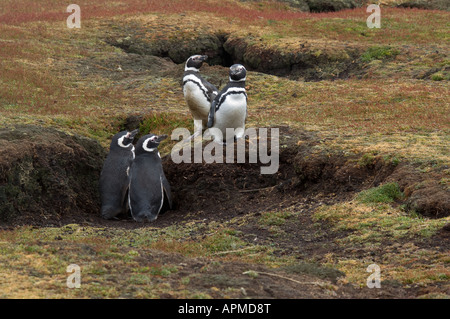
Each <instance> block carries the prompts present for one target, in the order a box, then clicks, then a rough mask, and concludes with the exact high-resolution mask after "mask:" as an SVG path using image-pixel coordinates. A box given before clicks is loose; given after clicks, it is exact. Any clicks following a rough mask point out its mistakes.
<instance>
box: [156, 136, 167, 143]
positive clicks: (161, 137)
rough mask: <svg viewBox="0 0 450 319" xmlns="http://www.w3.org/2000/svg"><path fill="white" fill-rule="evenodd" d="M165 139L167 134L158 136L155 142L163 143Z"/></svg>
mask: <svg viewBox="0 0 450 319" xmlns="http://www.w3.org/2000/svg"><path fill="white" fill-rule="evenodd" d="M166 138H167V134H163V135H158V137H157V138H156V142H158V143H160V142H162V141H164V140H165V139H166Z"/></svg>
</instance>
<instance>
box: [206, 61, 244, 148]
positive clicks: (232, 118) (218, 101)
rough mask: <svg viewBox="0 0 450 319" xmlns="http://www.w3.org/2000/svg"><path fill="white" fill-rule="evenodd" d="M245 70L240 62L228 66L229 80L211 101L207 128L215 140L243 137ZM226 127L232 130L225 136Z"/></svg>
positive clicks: (220, 141) (222, 140)
mask: <svg viewBox="0 0 450 319" xmlns="http://www.w3.org/2000/svg"><path fill="white" fill-rule="evenodd" d="M246 78H247V70H246V69H245V67H244V66H243V65H241V64H233V65H232V66H231V67H230V72H229V82H228V84H227V85H226V86H225V87H224V88H223V89H222V90H221V91H220V92H219V94H217V96H216V97H215V98H214V100H213V102H212V103H211V107H210V112H209V115H208V128H210V133H211V135H212V136H213V137H214V140H215V141H216V142H219V143H222V142H225V143H226V142H230V141H233V138H234V139H238V138H241V137H243V135H244V131H245V120H246V119H247V93H246V91H245V80H246ZM227 128H231V129H233V130H234V133H233V136H227V134H226V133H227V132H226V131H227Z"/></svg>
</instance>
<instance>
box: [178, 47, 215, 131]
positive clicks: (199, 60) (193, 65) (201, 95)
mask: <svg viewBox="0 0 450 319" xmlns="http://www.w3.org/2000/svg"><path fill="white" fill-rule="evenodd" d="M207 58H208V56H207V55H193V56H191V57H189V59H187V61H186V64H185V67H184V75H183V94H184V99H185V100H186V103H187V105H188V107H189V110H190V111H191V114H192V117H193V118H194V120H200V121H202V125H201V126H199V125H195V132H196V133H198V132H200V133H201V132H202V130H204V129H206V124H207V121H208V113H209V109H210V107H211V102H212V101H213V100H214V97H215V96H216V95H217V93H218V92H219V90H218V89H217V88H216V87H215V86H214V85H213V84H211V83H209V82H208V81H206V80H205V79H203V78H202V76H201V75H200V67H201V66H202V64H203V62H204V61H205V60H206V59H207ZM194 123H195V122H194Z"/></svg>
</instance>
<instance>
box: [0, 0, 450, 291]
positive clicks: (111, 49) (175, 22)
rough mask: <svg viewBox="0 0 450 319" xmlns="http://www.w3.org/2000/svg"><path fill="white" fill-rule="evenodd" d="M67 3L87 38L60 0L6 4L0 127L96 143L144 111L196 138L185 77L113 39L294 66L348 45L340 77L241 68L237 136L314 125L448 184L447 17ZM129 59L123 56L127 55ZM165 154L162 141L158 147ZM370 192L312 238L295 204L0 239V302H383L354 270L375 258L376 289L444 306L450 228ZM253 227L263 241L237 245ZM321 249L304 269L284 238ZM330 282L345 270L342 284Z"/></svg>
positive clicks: (328, 143) (227, 4) (315, 216)
mask: <svg viewBox="0 0 450 319" xmlns="http://www.w3.org/2000/svg"><path fill="white" fill-rule="evenodd" d="M78 4H79V5H80V7H81V8H82V28H81V29H68V28H67V27H66V22H65V19H66V17H67V16H68V13H65V6H66V4H64V3H62V2H61V1H57V0H46V1H39V2H33V1H29V0H21V1H14V2H13V1H7V2H4V3H2V4H0V125H2V126H3V125H5V124H15V123H28V124H38V125H42V126H51V127H56V128H59V129H61V130H63V131H65V132H70V133H77V134H81V135H84V136H88V137H91V138H94V139H97V140H98V141H99V142H100V143H101V144H102V145H103V146H105V147H107V146H108V145H109V141H110V137H111V136H112V134H114V133H115V132H116V131H118V130H119V129H120V128H121V127H123V125H124V121H125V119H126V118H127V117H129V116H130V115H138V116H142V117H143V119H144V122H143V124H141V130H143V131H150V130H151V131H152V132H154V133H166V134H170V132H171V131H172V130H173V129H174V128H176V127H180V126H182V127H187V128H190V129H191V126H192V125H191V119H190V115H189V113H188V111H187V108H186V105H185V103H184V99H183V94H182V91H181V87H180V79H181V78H180V76H181V74H182V70H183V66H182V65H181V64H179V65H176V64H173V63H171V62H170V63H169V62H167V61H166V62H164V61H163V60H161V59H153V60H152V59H151V58H148V59H147V58H142V57H135V56H133V57H131V56H130V55H129V53H127V52H125V51H123V50H122V49H120V48H118V47H117V46H112V45H110V44H109V43H108V41H107V39H111V38H113V39H126V38H127V36H132V37H133V39H134V40H135V41H137V40H136V39H140V40H141V41H142V43H147V44H148V43H150V44H155V45H156V44H161V43H162V42H161V41H169V42H170V41H175V42H176V41H181V42H182V41H185V40H186V39H189V37H192V39H193V40H195V39H196V38H195V37H194V36H193V35H192V34H193V33H198V34H205V33H208V32H212V33H226V34H229V35H230V36H234V37H245V38H247V39H250V41H253V42H251V43H252V45H253V47H252V48H253V49H254V50H261V52H263V51H264V50H273V52H281V54H286V55H288V54H290V53H292V52H294V53H295V52H297V51H298V50H299V47H301V45H305V44H306V45H307V46H309V47H310V51H311V52H315V54H316V55H317V57H320V56H321V55H322V56H326V57H327V58H331V59H333V55H336V57H335V58H336V59H338V58H339V56H341V55H345V54H347V53H348V52H350V51H349V48H350V49H351V50H353V49H354V50H359V51H360V52H361V55H360V58H359V59H360V60H359V63H360V68H359V69H358V72H355V74H351V75H350V76H349V77H348V78H345V79H336V80H333V81H331V80H323V81H311V82H304V81H297V80H292V79H289V78H287V77H280V76H276V75H270V74H265V73H261V72H256V71H250V72H249V74H248V80H247V90H248V96H249V118H248V125H249V126H253V127H268V126H275V127H276V126H289V127H291V128H292V129H294V130H301V131H306V132H312V133H315V134H318V136H319V140H320V141H321V143H320V145H319V146H317V147H318V148H320V149H333V150H336V149H339V150H344V151H346V152H352V153H363V154H369V155H368V156H370V154H372V155H373V154H376V155H381V156H385V157H386V158H390V159H392V160H393V161H395V162H398V163H400V162H406V161H407V162H411V163H414V164H415V165H416V166H417V167H418V168H419V169H420V170H421V171H422V172H428V171H431V170H432V169H435V168H436V167H438V168H440V169H441V170H442V171H443V174H444V175H443V177H442V179H441V180H440V184H441V185H442V187H444V188H446V189H447V190H448V180H449V179H448V174H449V173H450V172H449V169H448V165H449V164H450V158H449V154H450V153H449V116H448V114H449V102H450V101H449V98H448V96H449V86H448V80H449V72H448V68H449V65H450V62H449V58H448V53H447V52H448V48H449V36H448V35H449V32H448V31H449V24H448V21H449V14H448V12H444V11H427V10H408V9H394V8H388V7H382V28H381V29H368V28H367V27H366V24H365V21H366V19H367V16H368V14H367V13H366V12H365V10H364V8H361V9H355V10H344V11H340V12H331V13H321V14H310V13H304V12H299V11H296V10H294V9H292V8H289V7H288V6H287V5H286V4H283V3H281V4H280V3H273V2H268V3H266V2H239V1H232V0H228V1H221V2H216V1H203V0H197V1H190V2H189V3H188V2H183V1H168V2H167V1H166V2H164V3H161V2H158V1H146V2H145V3H144V2H142V1H138V0H134V1H115V2H111V1H97V2H96V4H95V5H93V4H91V3H90V2H88V1H78ZM232 6H238V7H239V8H240V10H235V9H233V8H232ZM200 23H201V24H200ZM124 26H132V29H134V30H136V33H134V34H128V33H127V32H128V31H129V30H128V29H126V28H124ZM149 30H151V32H150V31H149ZM158 41H159V42H158ZM352 52H353V51H352ZM131 58H133V59H136V60H133V61H135V62H133V63H130V62H127V61H129V60H130V59H131ZM361 70H362V71H363V72H362V71H361ZM202 73H203V74H205V75H206V76H209V77H210V78H211V79H213V80H217V79H220V78H223V77H225V78H226V74H227V69H226V68H224V67H221V66H208V65H205V66H204V68H203V69H202ZM426 74H428V75H426ZM425 75H426V76H425ZM216 84H219V83H216ZM222 84H224V83H222ZM161 88H164V89H161ZM191 130H192V129H191ZM301 143H302V141H301V140H299V144H301ZM171 145H173V144H171V143H170V142H169V141H168V142H167V143H166V144H164V145H163V148H162V150H163V154H165V153H168V152H169V151H170V146H171ZM379 192H380V189H375V190H373V191H372V194H371V195H372V197H370V196H369V195H370V194H368V193H360V194H359V195H355V197H354V198H352V199H348V198H347V199H342V200H338V201H336V200H333V201H332V202H330V203H329V204H326V203H322V204H321V205H318V206H314V207H313V208H311V210H308V214H309V215H308V216H309V217H308V218H310V219H308V227H307V228H304V227H306V226H303V224H302V223H301V222H300V221H302V218H304V213H305V211H304V210H303V209H300V208H299V207H298V205H296V204H295V205H294V204H293V205H288V206H287V207H284V208H276V209H274V210H268V211H267V212H263V213H258V214H256V213H254V212H251V211H249V212H246V214H244V215H242V216H238V217H236V218H233V219H231V220H227V221H223V220H222V221H219V220H215V219H214V218H211V219H207V220H203V219H197V218H196V217H195V214H194V215H193V216H191V218H190V219H186V220H183V221H180V222H179V223H175V224H173V225H164V227H153V226H152V225H146V226H142V227H139V226H133V227H121V226H120V225H119V226H117V225H114V226H113V227H103V226H99V225H98V224H96V222H95V220H94V222H89V221H88V222H86V223H85V224H83V225H78V224H72V225H66V226H63V227H54V228H52V227H42V228H41V227H39V228H38V227H31V226H21V227H15V228H12V229H4V230H1V231H0V251H1V254H0V260H1V262H0V273H1V275H2V280H1V281H0V296H1V297H4V298H11V297H19V298H22V297H25V298H28V297H31V298H72V297H74V298H97V297H98V298H115V297H131V298H142V297H144V298H161V297H163V298H164V297H176V298H184V297H189V298H217V297H221V298H223V297H255V296H263V297H287V298H291V297H293V296H297V297H308V296H310V297H311V296H312V297H317V298H323V297H336V296H337V297H348V296H351V297H355V296H367V297H377V295H376V293H374V292H373V291H370V292H368V289H367V288H366V289H365V290H364V287H366V278H367V276H368V275H369V274H368V273H367V272H366V268H367V266H368V265H369V264H371V263H377V264H379V265H380V266H381V270H382V280H383V287H385V288H384V289H385V292H386V294H385V295H384V296H388V297H424V298H438V297H445V298H448V297H449V296H450V292H449V289H450V288H449V287H448V279H449V276H450V271H449V267H448V265H449V262H450V259H449V256H448V248H449V244H448V236H447V237H444V240H442V239H440V238H441V237H439V236H441V232H442V227H443V226H444V225H446V224H448V223H449V222H450V219H449V217H445V218H441V219H428V218H425V217H422V216H419V215H417V214H414V213H411V212H410V211H407V210H406V209H405V207H403V206H401V205H396V199H397V198H396V197H395V196H401V194H397V195H395V196H392V194H388V195H387V197H386V196H385V197H381V199H380V200H374V199H373V198H374V197H373V196H375V198H377V196H378V195H379ZM394 193H395V192H394ZM377 194H378V195H377ZM319 197H320V196H319ZM319 202H320V199H319ZM124 223H126V222H124ZM250 226H251V227H252V231H253V232H256V230H257V231H258V232H260V233H261V235H260V236H259V237H258V238H260V239H261V240H258V241H255V240H254V239H251V240H250V239H249V238H250V237H251V236H250V235H252V234H253V233H249V232H248V227H250ZM293 227H295V228H296V229H297V230H302V231H303V230H304V232H303V233H302V235H301V237H300V239H299V238H293V237H292V236H290V235H291V233H292V232H291V229H292V228H293ZM255 229H256V230H255ZM324 233H326V235H325V234H324ZM324 236H326V237H325V238H326V240H327V241H325V242H322V241H320V239H321V238H323V237H324ZM252 238H253V237H252ZM254 238H256V237H254ZM316 240H317V241H318V242H320V243H321V245H322V246H321V248H322V249H321V250H320V252H318V253H313V252H306V253H304V254H303V255H302V257H301V263H300V264H299V260H298V258H299V257H298V255H296V252H295V248H294V247H295V245H296V243H298V242H300V244H301V245H302V244H304V245H305V247H309V246H308V242H314V241H316ZM314 247H316V246H314ZM330 247H331V248H330ZM72 263H75V264H79V265H80V266H81V267H82V289H67V286H66V278H67V275H68V274H67V272H66V267H67V266H68V265H69V264H72ZM231 265H234V267H235V268H232V266H231ZM230 269H232V271H233V272H231V273H230V272H229V271H230ZM339 274H345V276H341V279H340V280H336V278H337V277H338V275H339ZM277 276H278V277H277ZM280 276H281V278H288V279H281V280H284V281H285V282H286V287H285V294H283V290H277V289H275V291H274V292H273V295H267V292H264V291H260V290H259V288H255V287H259V286H258V285H260V286H261V285H264V284H266V283H267V282H268V281H269V280H273V282H272V283H275V282H277V281H279V280H280ZM299 282H303V283H306V282H309V283H312V284H310V285H307V286H308V287H309V290H306V291H309V292H310V294H309V295H302V294H300V293H298V287H299V285H300V286H301V284H299ZM408 289H409V290H408ZM296 291H297V293H298V294H297V295H295V292H296ZM405 291H407V293H405Z"/></svg>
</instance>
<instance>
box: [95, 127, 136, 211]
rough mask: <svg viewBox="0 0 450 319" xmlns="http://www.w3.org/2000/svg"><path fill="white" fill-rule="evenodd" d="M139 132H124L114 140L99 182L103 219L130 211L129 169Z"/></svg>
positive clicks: (118, 134)
mask: <svg viewBox="0 0 450 319" xmlns="http://www.w3.org/2000/svg"><path fill="white" fill-rule="evenodd" d="M138 132H139V130H137V129H136V130H134V131H131V132H128V131H122V132H119V133H117V134H116V135H114V136H113V138H112V141H111V145H110V149H109V153H108V156H107V157H106V159H105V162H104V163H103V168H102V172H101V174H100V181H99V184H100V198H101V204H102V207H101V215H102V217H103V218H106V219H111V218H114V217H116V216H117V215H119V214H120V213H126V212H127V210H128V201H127V191H128V186H129V185H130V177H129V169H130V165H131V163H132V161H133V159H134V146H133V143H132V142H133V139H134V137H135V136H136V134H137V133H138Z"/></svg>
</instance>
